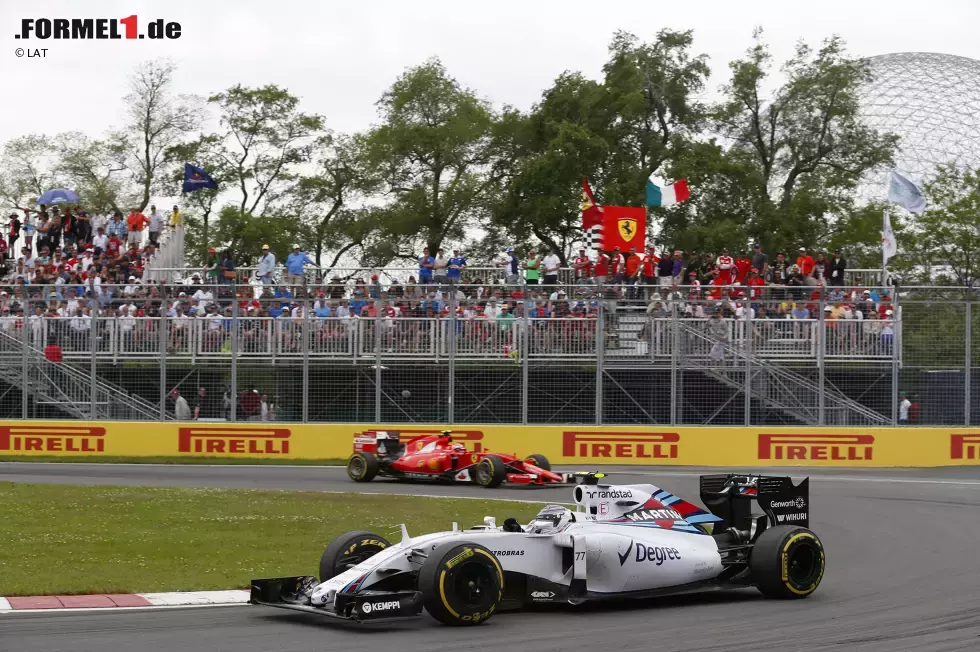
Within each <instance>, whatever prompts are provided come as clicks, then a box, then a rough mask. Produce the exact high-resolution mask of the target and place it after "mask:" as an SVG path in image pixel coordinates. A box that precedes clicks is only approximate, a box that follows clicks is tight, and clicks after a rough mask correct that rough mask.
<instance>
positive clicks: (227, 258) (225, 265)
mask: <svg viewBox="0 0 980 652" xmlns="http://www.w3.org/2000/svg"><path fill="white" fill-rule="evenodd" d="M218 269H219V270H220V271H221V276H220V282H221V283H226V284H229V285H230V284H232V283H234V282H235V279H236V278H237V274H236V272H235V259H234V258H233V257H232V255H231V249H225V251H224V253H222V254H221V261H220V262H219V263H218Z"/></svg>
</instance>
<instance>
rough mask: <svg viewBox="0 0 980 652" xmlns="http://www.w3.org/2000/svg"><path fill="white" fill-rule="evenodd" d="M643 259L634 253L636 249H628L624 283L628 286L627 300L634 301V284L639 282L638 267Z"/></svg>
mask: <svg viewBox="0 0 980 652" xmlns="http://www.w3.org/2000/svg"><path fill="white" fill-rule="evenodd" d="M642 263H643V259H642V258H640V255H639V254H638V253H636V247H630V252H629V254H628V255H627V256H626V283H627V285H629V291H628V292H627V295H626V296H627V298H628V299H630V300H633V299H636V284H637V283H639V281H640V266H641V264H642Z"/></svg>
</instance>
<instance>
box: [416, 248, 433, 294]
mask: <svg viewBox="0 0 980 652" xmlns="http://www.w3.org/2000/svg"><path fill="white" fill-rule="evenodd" d="M435 264H436V259H435V258H433V257H432V256H430V255H429V248H428V247H426V248H425V249H424V250H423V251H422V255H421V256H419V285H428V284H429V283H432V267H433V265H435Z"/></svg>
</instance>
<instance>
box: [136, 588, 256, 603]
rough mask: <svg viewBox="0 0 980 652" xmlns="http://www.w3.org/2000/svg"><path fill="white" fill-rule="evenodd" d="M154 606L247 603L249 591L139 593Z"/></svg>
mask: <svg viewBox="0 0 980 652" xmlns="http://www.w3.org/2000/svg"><path fill="white" fill-rule="evenodd" d="M136 595H138V596H139V597H141V598H143V599H144V600H147V601H148V602H149V603H150V604H151V605H152V606H155V607H156V606H163V607H176V606H184V605H203V604H245V603H246V602H248V596H249V591H245V590H243V589H234V590H230V591H172V592H168V593H137V594H136Z"/></svg>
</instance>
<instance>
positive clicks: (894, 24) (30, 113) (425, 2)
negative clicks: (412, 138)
mask: <svg viewBox="0 0 980 652" xmlns="http://www.w3.org/2000/svg"><path fill="white" fill-rule="evenodd" d="M134 14H135V15H137V16H138V17H139V25H140V26H139V29H140V30H141V31H144V30H145V27H144V25H145V24H146V23H148V22H149V21H151V20H153V19H157V18H161V19H164V20H165V21H167V22H170V21H176V22H178V23H180V26H181V36H180V38H178V39H175V40H161V41H153V40H149V39H144V40H109V41H96V40H87V41H77V40H54V39H48V40H45V41H42V40H38V39H35V38H31V39H27V40H25V39H15V38H14V35H15V34H16V33H18V32H19V31H20V29H21V24H22V19H29V18H34V19H38V18H95V19H98V18H123V17H126V16H130V15H134ZM978 25H980V0H932V1H931V2H923V1H921V0H916V1H910V0H891V1H887V2H880V1H877V0H873V1H872V0H850V1H841V0H820V1H816V2H805V3H804V2H799V1H798V0H797V1H795V2H787V1H786V0H779V1H772V0H740V1H735V0H727V1H720V0H697V1H695V2H680V3H668V2H651V1H649V0H648V1H644V2H635V1H624V0H605V1H604V2H596V1H595V0H592V1H589V2H580V1H578V0H562V1H553V0H523V1H522V2H515V1H511V0H497V1H495V2H445V1H442V0H414V1H412V2H392V1H389V0H362V1H360V2H331V1H329V0H321V1H318V2H314V1H308V0H276V1H275V2H270V1H269V0H261V1H259V0H211V1H201V0H166V1H156V2H150V1H147V0H125V1H118V2H117V1H112V0H106V1H96V0H70V1H68V0H61V1H58V0H52V1H45V0H33V2H30V3H28V2H22V1H20V0H0V42H2V44H3V46H4V47H3V50H0V84H2V88H3V94H4V96H5V97H4V101H3V110H2V111H0V143H2V142H5V141H7V140H8V139H10V138H12V137H15V136H19V135H24V134H28V133H46V134H55V133H59V132H64V131H81V132H83V133H86V134H88V135H89V136H92V137H99V136H100V135H102V134H103V133H104V132H105V131H106V130H108V129H110V128H115V127H117V126H118V125H119V123H120V121H121V120H122V114H123V104H122V99H121V98H122V97H123V96H124V95H125V92H126V78H127V75H128V74H129V73H130V72H131V71H132V70H133V69H134V68H135V67H136V66H137V65H138V64H140V63H141V62H143V61H145V60H149V59H157V58H170V59H173V60H174V61H175V62H176V63H177V64H178V66H179V68H178V71H177V74H176V77H175V90H176V91H177V92H179V93H188V94H196V95H201V96H206V95H208V94H211V93H214V92H217V91H220V90H223V89H225V88H227V87H229V86H232V85H234V84H238V83H241V84H243V85H246V86H260V85H265V84H273V83H274V84H278V85H280V86H283V87H285V88H287V89H289V90H290V91H291V92H293V93H294V94H296V95H298V96H299V97H300V98H301V106H302V108H303V110H304V111H306V112H311V113H319V114H321V115H324V116H325V117H326V118H327V126H328V127H329V128H331V129H333V130H336V131H355V130H360V129H364V128H366V127H368V126H370V125H371V124H372V123H373V122H374V121H375V120H376V117H377V113H376V108H375V102H376V101H377V99H378V97H379V96H380V95H381V93H382V92H383V91H384V90H385V89H386V88H387V87H388V86H389V85H390V84H391V83H392V82H393V81H394V80H395V79H396V78H397V77H398V75H399V74H400V73H401V72H403V71H404V70H405V68H407V67H410V66H413V65H417V64H419V63H421V62H423V61H425V60H426V59H427V58H429V57H432V56H438V57H439V58H440V59H442V61H443V63H444V64H445V65H446V67H447V68H448V70H449V71H450V73H451V74H452V75H453V76H455V77H456V78H457V79H458V80H459V81H460V83H462V84H463V85H464V86H468V87H470V88H473V89H475V90H476V91H477V92H478V93H479V94H480V95H481V96H483V97H485V98H486V99H488V100H490V101H491V102H493V103H494V104H495V105H497V106H500V105H502V104H510V105H513V106H516V107H518V108H524V109H526V108H529V107H530V106H531V105H532V104H533V103H534V102H536V101H537V100H538V99H539V98H540V95H541V92H542V91H543V90H544V89H545V88H547V87H548V86H549V85H550V84H551V82H552V81H553V80H554V78H555V77H556V76H558V75H559V74H561V73H562V72H563V71H565V70H578V71H582V72H583V73H585V74H586V75H587V76H590V77H594V78H598V77H599V76H600V73H601V68H602V65H603V63H604V62H605V60H606V47H607V45H608V42H609V40H610V37H611V36H612V34H613V33H614V32H615V31H616V30H627V31H631V32H633V33H635V34H636V35H637V36H639V37H641V38H642V39H644V40H650V39H652V38H653V36H654V35H655V34H656V32H657V31H658V30H660V29H663V28H671V29H692V30H694V35H695V49H696V51H698V52H704V53H706V54H708V55H709V57H710V63H711V66H712V68H713V72H714V74H713V76H712V79H711V80H710V82H709V84H710V89H712V90H714V89H717V87H718V86H720V85H721V84H722V83H724V81H725V80H726V77H727V63H728V61H730V60H731V59H733V58H736V57H738V56H740V55H741V54H742V53H743V52H744V51H745V49H746V48H747V47H748V46H749V44H750V41H751V35H752V30H753V28H754V27H756V26H761V27H762V28H763V29H764V30H765V33H766V40H767V41H768V42H769V43H770V45H771V47H772V51H773V54H774V55H775V57H776V60H777V61H780V60H783V59H785V58H786V57H787V56H788V55H789V54H790V53H791V51H792V48H793V46H794V44H795V43H796V42H797V41H798V40H799V39H801V38H802V39H804V40H806V41H808V42H810V43H812V44H818V43H819V41H820V40H821V39H823V38H825V37H827V36H829V35H831V34H835V33H836V34H839V35H841V36H842V37H844V39H845V40H846V41H847V42H848V44H849V47H850V51H851V52H852V54H854V55H856V56H869V55H874V54H884V53H889V52H909V51H921V52H941V53H946V54H956V55H960V56H966V57H971V58H977V59H980V39H978V38H977V26H978ZM18 48H21V49H23V50H24V54H25V55H27V54H31V53H32V51H33V50H34V49H35V48H47V52H46V53H45V54H44V56H43V57H41V56H35V57H28V56H23V57H18V56H17V49H18Z"/></svg>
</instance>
